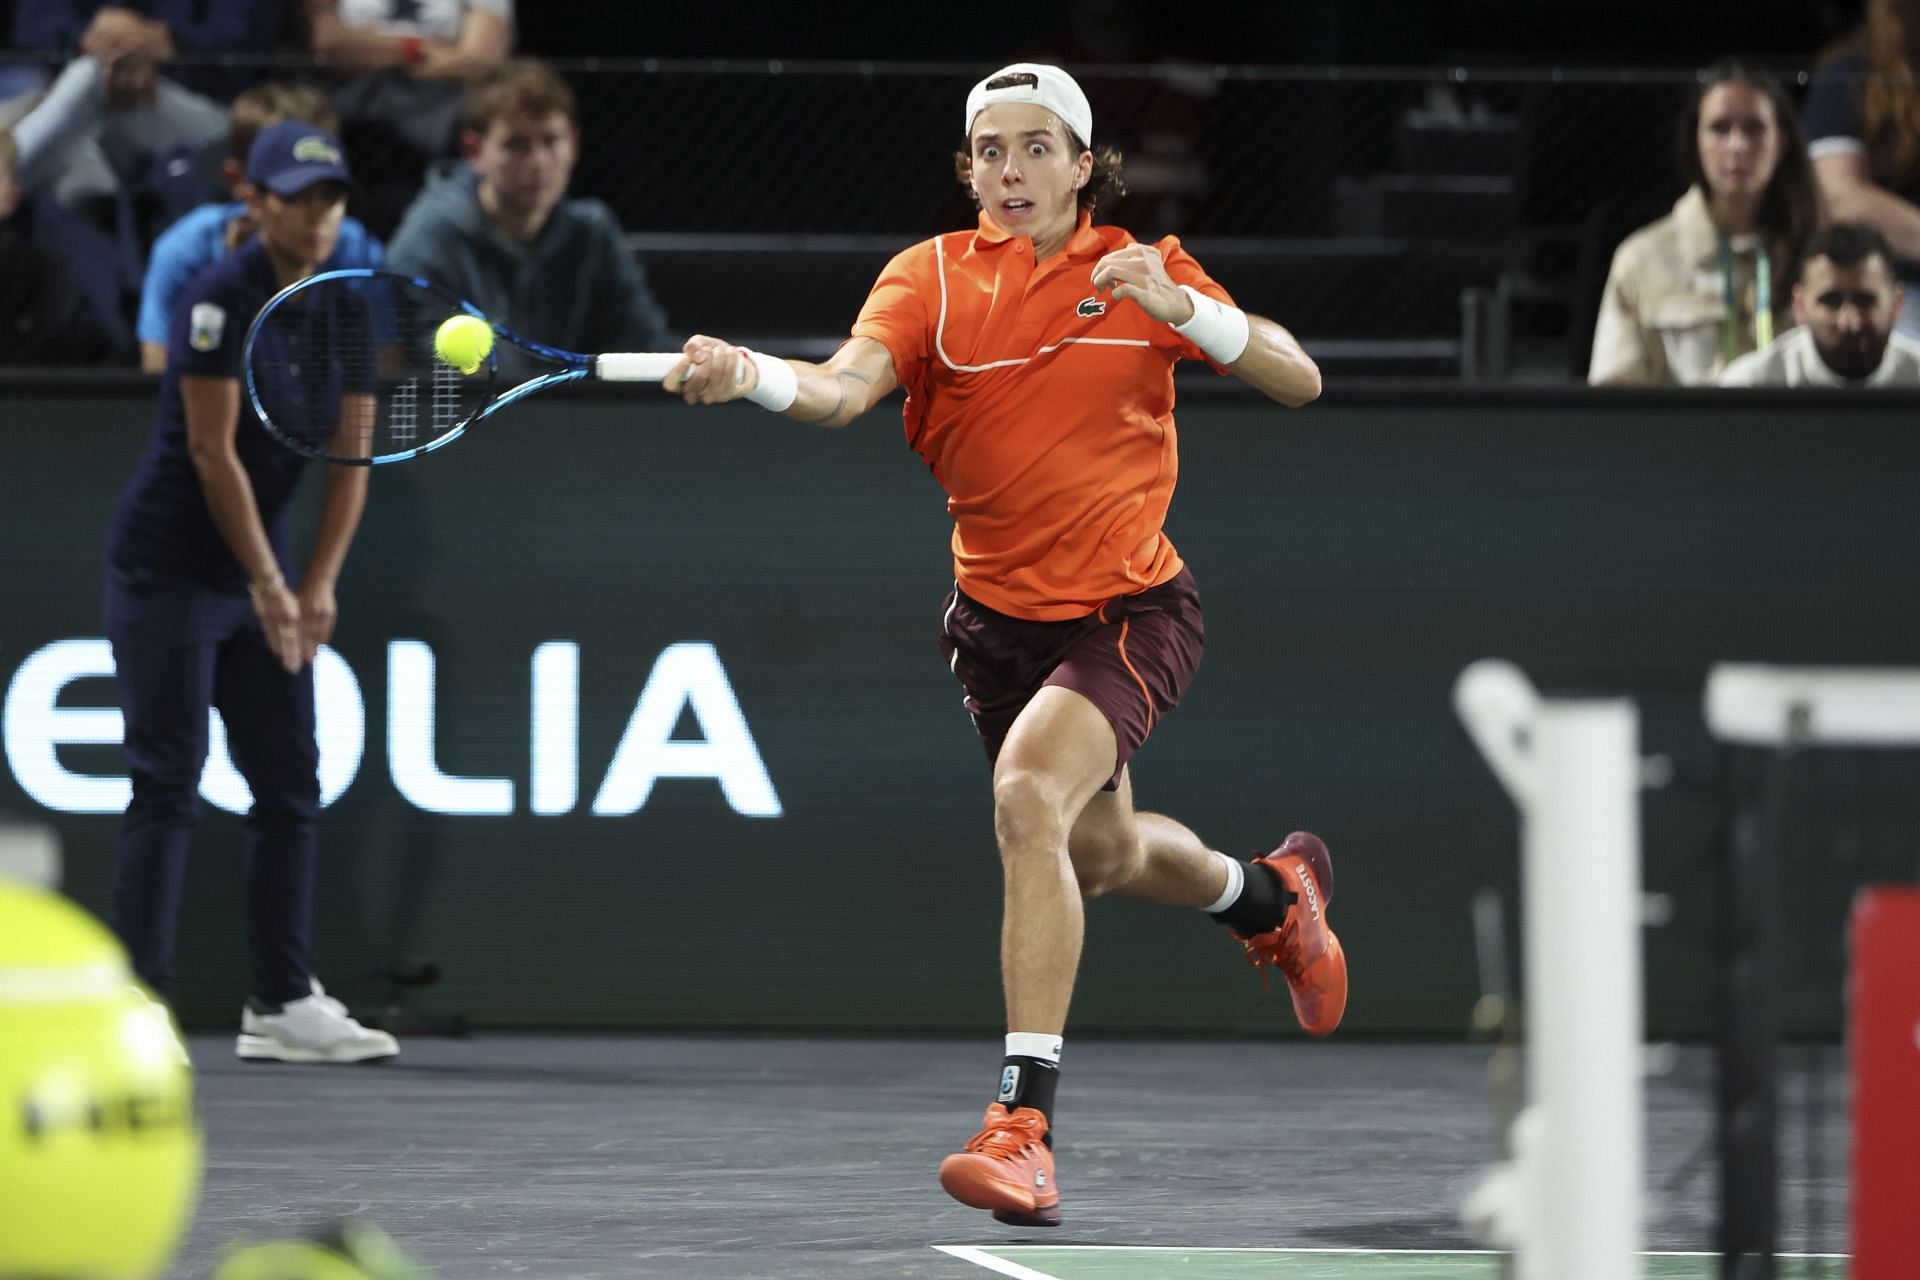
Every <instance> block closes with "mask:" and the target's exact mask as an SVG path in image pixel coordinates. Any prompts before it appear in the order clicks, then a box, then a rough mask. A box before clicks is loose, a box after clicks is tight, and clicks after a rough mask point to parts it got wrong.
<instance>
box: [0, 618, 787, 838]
mask: <svg viewBox="0 0 1920 1280" xmlns="http://www.w3.org/2000/svg"><path fill="white" fill-rule="evenodd" d="M435 671H436V660H435V657H434V653H433V650H432V649H431V648H430V647H428V646H427V645H426V644H425V643H424V642H422V641H419V640H395V641H392V642H391V643H390V644H389V645H388V646H387V717H386V732H387V759H388V761H389V767H390V769H391V772H392V776H393V783H394V786H395V787H396V788H398V789H399V791H400V794H401V795H403V796H405V797H406V799H407V800H408V801H410V802H411V803H413V804H414V805H415V806H417V807H418V808H421V809H424V810H426V811H428V812H430V813H445V814H463V815H468V816H475V817H484V816H500V815H505V814H510V813H512V812H513V811H514V783H513V780H512V779H510V778H485V777H481V778H470V777H459V776H455V775H452V774H448V773H444V772H442V771H441V769H440V767H439V765H438V764H437V763H436V759H437V756H436V753H435V704H436V700H437V699H436V692H435ZM112 675H113V651H112V648H111V647H110V646H109V645H108V643H107V642H106V641H105V640H103V639H98V638H78V639H71V640H57V641H54V642H53V643H51V644H48V645H46V646H44V647H42V648H40V649H38V650H36V651H34V652H33V653H31V654H29V655H28V656H27V658H26V660H25V661H24V662H22V663H21V664H20V666H19V668H18V669H17V670H16V671H14V673H13V676H12V678H11V680H10V681H8V683H7V689H6V699H5V702H4V704H0V751H4V754H5V758H6V760H7V762H8V763H9V765H10V766H11V767H12V770H13V774H14V777H15V778H16V779H17V780H18V781H19V784H20V788H21V790H22V791H24V792H26V793H27V795H28V796H30V797H31V798H32V799H33V800H34V801H35V802H36V803H38V804H40V805H43V806H45V807H46V808H48V809H52V810H55V811H57V812H61V813H120V812H122V811H124V810H125V809H126V807H127V801H128V800H129V799H130V798H131V796H132V787H131V784H130V783H129V782H128V781H127V779H126V778H125V777H124V776H121V775H114V774H90V773H79V772H76V771H74V770H72V769H69V768H68V767H67V766H66V765H65V764H64V763H62V761H61V759H60V753H59V748H61V747H62V746H70V745H71V746H86V745H91V746H99V745H116V744H118V743H119V742H120V741H121V738H122V737H123V735H124V733H125V726H124V724H123V722H122V720H121V716H120V710H119V708H118V707H113V706H81V707H63V706H61V705H59V702H60V697H61V694H62V692H63V691H64V690H65V689H66V687H67V686H68V685H70V684H72V683H73V682H74V681H76V680H87V679H102V678H111V677H112ZM0 676H4V668H0ZM532 689H533V697H532V703H531V706H530V708H529V715H530V733H529V738H528V748H529V759H528V765H529V773H528V783H529V785H528V788H527V791H528V804H529V807H530V809H531V811H532V812H533V813H535V814H538V815H542V816H555V815H560V814H566V813H572V812H574V811H575V809H576V808H577V807H578V805H579V801H580V646H579V645H578V644H575V643H574V642H573V641H570V640H549V641H547V642H545V643H543V644H541V645H540V646H539V647H537V648H536V649H535V650H534V652H533V661H532ZM314 702H315V735H316V737H317V738H318V739H319V746H320V797H321V803H322V804H332V803H333V802H334V801H335V800H337V799H339V798H340V796H341V795H342V794H343V793H344V792H345V791H346V790H347V788H348V787H350V786H351V785H352V784H353V782H354V779H355V778H356V777H357V776H358V775H359V771H360V766H361V763H362V762H363V759H364V755H365V751H366V730H367V708H366V701H365V698H364V696H363V695H362V692H361V688H360V682H359V680H358V679H357V678H356V677H355V675H354V672H353V669H352V668H351V667H349V666H348V665H347V663H346V660H345V659H344V658H342V657H341V656H340V655H339V654H337V653H335V652H334V651H333V650H332V649H330V648H325V647H323V648H322V649H321V650H320V655H319V657H318V658H317V659H316V660H315V662H314ZM683 713H691V715H692V716H693V719H694V720H695V721H696V722H697V723H698V725H699V732H700V733H701V735H702V736H701V737H700V738H697V739H684V740H678V739H675V738H674V737H673V730H674V726H675V725H676V724H677V723H678V722H679V720H680V717H681V715H682V714H683ZM662 778H688V779H695V778H707V779H711V780H713V781H714V782H715V783H717V784H718V785H719V787H720V791H721V794H722V795H723V796H724V797H725V798H726V801H727V803H728V805H729V806H731V807H732V809H733V810H734V812H736V813H738V814H741V815H742V816H745V817H754V818H777V817H779V816H781V814H782V812H783V810H782V808H781V804H780V798H779V796H778V795H777V794H776V793H775V791H774V788H773V779H772V778H771V777H769V776H768V774H767V767H766V764H765V762H764V761H763V760H762V759H761V756H760V748H759V746H758V744H757V743H756V742H755V741H754V738H753V733H752V731H751V730H750V729H749V728H748V726H747V720H746V716H745V715H744V714H743V713H742V711H741V709H740V703H739V701H738V699H737V698H736V697H735V696H734V691H733V684H732V682H731V681H730V680H729V679H728V677H727V672H726V668H725V667H724V666H722V665H721V662H720V655H719V653H718V652H717V651H716V650H715V649H714V647H713V646H712V645H710V644H706V643H702V642H698V641H689V642H684V643H680V644H675V645H670V646H668V647H667V649H666V650H664V651H663V652H662V653H661V654H660V656H659V658H658V660H657V661H655V663H654V666H653V670H652V672H651V673H650V674H649V675H648V677H647V683H646V685H645V686H644V687H643V688H642V689H641V691H640V698H639V701H638V703H636V705H635V706H634V709H633V714H632V716H631V717H630V718H629V720H628V723H627V727H626V730H625V732H624V733H623V734H622V736H621V739H620V745H619V747H618V748H616V750H615V751H614V756H613V761H612V763H611V764H609V765H608V767H607V773H606V777H605V778H604V779H603V780H602V782H601V784H600V788H599V791H598V793H597V794H596V796H595V797H594V802H593V808H592V811H593V812H594V813H595V814H598V815H601V816H604V817H621V816H624V815H626V814H630V813H633V812H635V811H636V810H638V809H640V808H641V807H642V806H644V805H645V804H646V802H647V799H648V798H649V797H650V796H651V795H652V794H653V789H654V784H655V783H656V782H658V781H659V780H660V779H662ZM200 794H201V795H202V796H204V797H205V798H206V800H207V802H208V803H210V804H213V805H217V806H218V807H220V808H222V809H226V810H228V811H230V812H233V813H244V812H245V811H246V810H247V809H248V808H249V807H250V806H251V804H252V797H251V794H250V793H249V791H248V789H247V785H246V782H245V780H244V779H242V778H241V776H240V774H239V771H238V770H237V769H236V768H235V767H234V765H233V760H232V757H231V755H230V754H229V751H228V743H227V731H226V725H225V723H224V722H223V721H222V720H221V719H220V716H219V714H218V713H217V712H216V713H213V714H212V715H211V716H210V717H209V724H208V756H207V766H206V770H205V772H204V775H203V776H202V778H201V782H200Z"/></svg>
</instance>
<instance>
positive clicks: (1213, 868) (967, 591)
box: [665, 63, 1347, 1226]
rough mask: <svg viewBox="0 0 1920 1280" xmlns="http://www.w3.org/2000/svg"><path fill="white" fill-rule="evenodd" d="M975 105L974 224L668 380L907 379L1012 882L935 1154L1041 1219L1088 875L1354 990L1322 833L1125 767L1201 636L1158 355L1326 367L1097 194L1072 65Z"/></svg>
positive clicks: (846, 401) (970, 165) (984, 1189)
mask: <svg viewBox="0 0 1920 1280" xmlns="http://www.w3.org/2000/svg"><path fill="white" fill-rule="evenodd" d="M965 125H966V135H965V136H966V147H967V149H966V151H965V152H963V153H961V154H959V155H958V156H956V166H957V169H958V172H959V174H960V176H961V178H962V180H963V181H964V182H965V183H966V184H967V186H968V188H969V190H970V191H971V192H972V194H973V196H974V198H975V200H976V201H977V202H978V204H979V206H980V217H979V223H978V225H977V226H976V227H974V228H973V229H972V230H968V231H958V232H954V233H951V234H948V235H943V236H938V237H936V238H934V239H932V240H928V241H925V242H923V243H921V244H917V245H915V246H913V247H912V248H910V249H908V250H906V251H905V252H903V253H901V254H900V255H899V256H897V257H896V258H894V259H893V261H892V262H891V263H889V264H888V265H887V268H886V270H885V271H884V272H883V273H882V275H881V276H880V279H879V281H878V282H877V283H876V284H875V285H874V287H873V292H872V294H871V295H870V296H869V297H868V299H867V303H866V306H865V307H864V308H862V310H861V312H860V317H859V319H858V321H857V322H856V323H855V324H854V326H853V336H852V339H851V340H850V341H849V342H847V343H846V344H845V345H844V346H842V347H841V348H840V350H839V351H838V352H836V353H835V354H834V356H833V357H832V358H831V359H830V360H828V361H827V362H826V363H825V364H817V365H816V364H806V363H802V362H799V361H786V360H777V359H773V358H771V357H769V356H766V355H764V354H761V353H759V352H754V351H748V350H746V349H744V348H741V347H736V346H733V345H730V344H728V343H726V342H722V341H720V340H719V339H716V338H711V337H705V336H698V337H695V338H693V339H691V340H690V341H689V342H688V343H687V344H686V347H685V356H684V358H683V359H682V360H681V361H680V363H679V364H678V365H676V366H675V367H674V369H673V371H672V372H671V373H670V374H669V375H668V377H667V379H666V383H665V385H666V387H667V389H668V390H669V391H672V392H676V393H678V394H679V395H680V396H682V397H683V398H684V399H685V400H686V401H687V403H689V404H717V403H720V402H723V401H728V400H735V399H741V398H745V399H747V400H749V401H751V402H753V403H755V404H758V405H760V406H762V407H764V408H767V409H771V410H773V411H775V412H778V413H783V414H785V415H786V416H788V417H790V418H795V419H798V420H799V421H802V422H811V423H818V424H820V425H823V426H832V427H839V426H844V425H846V424H847V423H849V422H851V421H853V420H854V419H855V418H856V417H858V416H859V415H860V414H862V413H864V412H866V410H868V409H869V408H871V407H872V406H873V405H874V404H876V403H877V402H878V401H879V400H880V398H881V397H882V396H885V395H886V394H887V393H888V392H889V391H891V390H893V389H894V387H895V386H900V387H904V388H905V389H906V392H907V400H906V408H905V421H906V433H907V440H908V443H909V444H911V445H912V447H913V448H914V449H915V450H916V451H918V452H919V454H920V455H921V456H922V457H923V458H925V459H926V461H927V464H928V465H929V466H930V467H931V468H932V470H933V473H934V475H935V476H936V477H937V478H938V479H939V481H940V483H941V485H942V486H943V487H944V488H945V490H946V492H947V495H948V501H947V509H948V511H949V512H950V513H951V514H952V516H953V519H954V530H953V563H954V577H955V583H954V589H953V591H952V592H951V593H950V594H949V595H948V596H947V598H946V601H945V606H944V615H943V634H942V637H941V644H942V649H943V651H944V652H945V654H946V657H947V660H948V663H949V665H950V666H951V668H952V670H953V672H954V674H955V675H956V676H957V677H958V678H959V680H960V683H961V685H962V686H963V687H964V689H965V692H966V707H967V710H968V711H969V712H970V713H971V714H972V716H973V721H974V726H975V728H976V729H977V730H978V731H979V735H980V738H981V740H982V742H983V743H984V744H985V746H986V751H987V758H988V760H989V761H990V762H991V763H992V767H993V801H994V829H995V833H996V835H997V837H998V841H999V846H1000V859H1001V866H1002V869H1003V872H1004V875H1005V890H1006V900H1005V916H1004V920H1003V925H1002V933H1001V967H1002V972H1003V976H1004V981H1005V987H1006V998H1007V1028H1008V1035H1007V1047H1006V1057H1005V1060H1004V1062H1003V1063H1002V1068H1001V1075H1000V1088H999V1092H998V1096H997V1097H996V1098H995V1100H994V1102H993V1103H992V1104H991V1105H989V1106H988V1108H987V1113H986V1119H985V1122H984V1125H983V1127H982V1129H981V1131H980V1133H979V1134H977V1135H976V1136H975V1137H974V1138H973V1140H972V1141H970V1142H968V1143H967V1144H966V1147H965V1149H964V1150H963V1151H961V1152H959V1153H957V1154H955V1155H952V1156H949V1157H948V1158H947V1159H946V1161H945V1162H944V1163H943V1164H942V1165H941V1168H940V1180H941V1183H942V1185H943V1186H945V1187H946V1189H947V1191H948V1192H949V1193H950V1194H951V1195H953V1196H954V1197H955V1198H956V1199H958V1200H960V1201H961V1202H962V1203H964V1204H968V1205H972V1206H974V1207H976V1208H981V1209H989V1210H991V1211H992V1212H993V1215H994V1217H996V1218H998V1219H999V1220H1000V1221H1002V1222H1005V1223H1009V1224H1013V1225H1018V1226H1052V1225H1055V1224H1057V1223H1058V1222H1059V1221H1060V1189H1059V1187H1058V1185H1057V1184H1056V1182H1055V1180H1054V1165H1053V1155H1052V1130H1051V1126H1052V1113H1053V1101H1054V1095H1055V1090H1056V1086H1057V1083H1058V1077H1059V1063H1060V1048H1061V1033H1062V1030H1063V1029H1064V1027H1065V1025H1066V1019H1067V1007H1068V1004H1069V1001H1070V999H1071V997H1072V994H1073V982H1074V974H1075V970H1076V969H1077V968H1078V965H1079V960H1080V946H1081V937H1082V929H1083V910H1084V908H1083V902H1084V901H1085V900H1086V899H1089V898H1095V897H1098V896H1099V895H1101V894H1103V893H1109V892H1113V893H1121V894H1125V895H1127V896H1129V897H1137V898H1145V899H1148V900H1151V901H1154V902H1162V903H1166V904H1169V905H1172V906H1178V907H1187V908H1197V909H1199V910H1202V911H1206V912H1208V913H1210V914H1212V915H1213V917H1214V918H1215V919H1216V920H1218V921H1220V922H1221V923H1222V924H1224V925H1226V927H1227V928H1228V929H1229V930H1230V931H1232V933H1233V935H1234V936H1235V937H1237V938H1238V939H1239V940H1240V941H1241V942H1242V943H1243V944H1244V946H1245V949H1246V954H1247V957H1248V958H1249V959H1250V960H1251V961H1252V962H1253V963H1254V964H1255V965H1256V966H1272V967H1273V968H1276V969H1278V970H1279V971H1280V973H1282V974H1283V975H1285V977H1286V981H1287V983H1288V986H1289V987H1290V988H1291V991H1292V996H1293V1005H1294V1010H1295V1012H1296V1014H1297V1015H1298V1017H1299V1020H1300V1022H1301V1024H1302V1025H1303V1026H1304V1027H1305V1028H1306V1029H1307V1030H1308V1031H1310V1032H1312V1033H1313V1034H1315V1035H1322V1036H1324V1035H1326V1034H1328V1033H1330V1032H1331V1031H1332V1030H1333V1029H1334V1028H1335V1027H1336V1026H1338V1025H1339V1022H1340V1017H1341V1014H1342V1013H1343V1012H1344V1010H1345V1008H1346V1000H1347V969H1346V960H1345V957H1344V955H1343V953H1342V952H1341V949H1340V943H1339V941H1338V939H1337V938H1335V936H1334V934H1333V932H1332V930H1331V929H1330V928H1329V927H1328V924H1327V917H1326V911H1327V907H1328V904H1329V903H1330V902H1331V900H1332V898H1333V874H1332V867H1331V864H1330V862H1329V860H1328V856H1327V850H1326V846H1325V845H1324V844H1322V843H1321V841H1320V840H1319V839H1318V838H1317V837H1315V836H1312V835H1309V834H1307V833H1305V832H1296V833H1294V834H1293V835H1291V836H1288V837H1287V839H1286V840H1285V841H1284V842H1283V843H1282V844H1281V845H1280V847H1279V848H1277V849H1275V850H1273V851H1272V852H1271V853H1267V854H1264V855H1262V856H1259V857H1255V858H1253V859H1251V860H1250V861H1249V862H1247V863H1241V862H1237V861H1235V860H1234V859H1232V858H1229V857H1227V856H1226V855H1225V854H1222V853H1219V852H1216V851H1214V850H1213V849H1212V848H1211V847H1209V846H1208V845H1207V844H1206V843H1205V842H1204V841H1202V840H1201V839H1200V837H1199V836H1197V835H1195V834H1194V833H1193V832H1192V831H1190V830H1189V829H1187V828H1186V827H1184V826H1182V825H1181V824H1180V823H1178V822H1176V821H1174V820H1173V819H1172V818H1168V817H1165V816H1163V815H1160V814H1155V813H1141V812H1136V811H1135V810H1134V808H1133V787H1132V782H1131V778H1130V776H1129V769H1128V761H1129V759H1130V758H1131V757H1132V756H1133V754H1134V752H1136V751H1137V750H1139V748H1140V746H1141V744H1142V743H1144V742H1145V741H1146V739H1147V736H1148V734H1150V733H1151V732H1152V731H1153V728H1154V726H1155V725H1156V724H1158V723H1159V722H1160V721H1161V720H1162V719H1163V718H1165V716H1166V715H1167V713H1168V712H1169V711H1171V710H1172V709H1173V708H1174V706H1175V705H1176V704H1177V703H1178V702H1179V701H1180V698H1181V695H1182V694H1183V693H1184V692H1185V690H1186V688H1187V686H1188V684H1189V682H1190V681H1191V680H1192V679H1193V675H1194V671H1195V669H1196V667H1198V665H1199V662H1200V653H1201V648H1202V646H1203V644H1204V641H1205V630H1204V627H1203V624H1202V621H1201V613H1200V597H1199V593H1198V592H1197V590H1196V589H1195V586H1194V580H1193V575H1192V574H1191V573H1189V572H1188V571H1187V568H1186V566H1185V564H1184V563H1183V562H1182V561H1181V558H1180V555H1179V553H1178V552H1177V551H1175V550H1174V547H1173V544H1172V542H1170V541H1169V540H1168V538H1167V536H1166V534H1165V533H1164V532H1163V530H1162V528H1161V524H1162V521H1163V519H1164V517H1165V515H1166V511H1167V505H1168V502H1169V500H1170V499H1171V498H1172V496H1173V487H1174V480H1175V477H1176V474H1177V472H1178V469H1179V464H1178V454H1177V450H1176V447H1175V433H1174V424H1173V368H1174V365H1175V364H1176V363H1177V362H1178V361H1180V360H1204V361H1206V362H1207V363H1209V364H1211V365H1212V366H1213V367H1214V368H1215V369H1216V370H1217V371H1219V372H1222V373H1230V374H1233V375H1234V376H1236V377H1239V378H1241V379H1244V380H1245V381H1246V382H1248V383H1251V384H1252V385H1253V386H1255V387H1257V388H1259V389H1260V390H1261V391H1262V392H1264V393H1265V394H1266V395H1268V396H1270V397H1271V398H1273V399H1275V400H1278V401H1280V402H1281V403H1282V404H1286V405H1290V406H1299V405H1303V404H1306V403H1307V402H1308V401H1310V400H1312V399H1314V398H1315V397H1316V396H1318V395H1319V394H1320V372H1319V370H1318V369H1317V368H1316V367H1315V365H1314V363H1313V361H1312V360H1311V359H1309V358H1308V357H1307V355H1306V354H1305V352H1303V351H1302V350H1301V349H1300V346H1299V344H1298V343H1296V342H1295V341H1294V339H1293V337H1292V335H1291V334H1289V333H1288V332H1287V331H1286V330H1285V329H1283V328H1282V327H1281V326H1279V325H1278V324H1275V323H1274V322H1273V321H1271V320H1267V319H1263V318H1261V317H1259V316H1253V315H1248V314H1247V313H1246V312H1244V311H1242V310H1240V309H1239V308H1238V307H1236V306H1234V305H1233V300H1232V298H1231V297H1229V296H1228V294H1227V291H1226V290H1225V289H1223V288H1221V287H1220V286H1219V285H1218V284H1216V283H1215V282H1214V281H1213V280H1212V279H1211V278H1209V277H1208V275H1207V274H1206V272H1205V271H1204V270H1202V269H1201V267H1200V264H1199V263H1198V262H1196V261H1195V260H1194V259H1193V257H1192V255H1190V254H1189V253H1187V252H1186V251H1185V250H1184V249H1182V248H1181V247H1180V244H1179V241H1178V240H1175V239H1173V238H1171V237H1169V238H1167V239H1165V240H1162V241H1160V242H1159V243H1157V244H1151V245H1149V244H1142V243H1140V242H1138V241H1136V240H1135V239H1134V238H1133V237H1132V236H1131V235H1129V234H1127V233H1126V232H1125V231H1122V230H1120V229H1118V228H1115V227H1106V226H1099V225H1096V224H1095V223H1094V221H1093V215H1094V212H1095V210H1096V208H1097V206H1098V204H1099V202H1100V201H1101V200H1102V199H1103V198H1105V197H1107V196H1109V195H1114V194H1118V193H1119V191H1120V190H1121V189H1122V188H1121V187H1120V182H1119V179H1120V173H1119V156H1118V155H1117V154H1116V153H1114V152H1113V150H1112V149H1111V148H1105V149H1103V150H1101V151H1099V152H1094V151H1092V150H1090V143H1091V142H1092V141H1093V112H1092V109H1091V108H1090V107H1089V105H1088V103H1087V98H1086V95H1085V94H1084V93H1082V92H1081V90H1080V86H1079V85H1078V84H1076V83H1075V82H1074V80H1073V78H1072V77H1071V76H1069V75H1068V74H1067V73H1066V72H1064V71H1062V70H1060V69H1059V68H1058V67H1051V66H1041V65H1037V64H1032V63H1018V64H1015V65H1013V66H1010V67H1007V68H1005V69H1003V70H1001V71H998V72H996V73H994V74H993V75H992V76H989V77H988V78H987V79H985V80H982V81H981V82H980V83H979V84H977V85H975V86H974V88H973V91H972V92H971V93H969V94H968V95H967V104H966V120H965Z"/></svg>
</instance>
